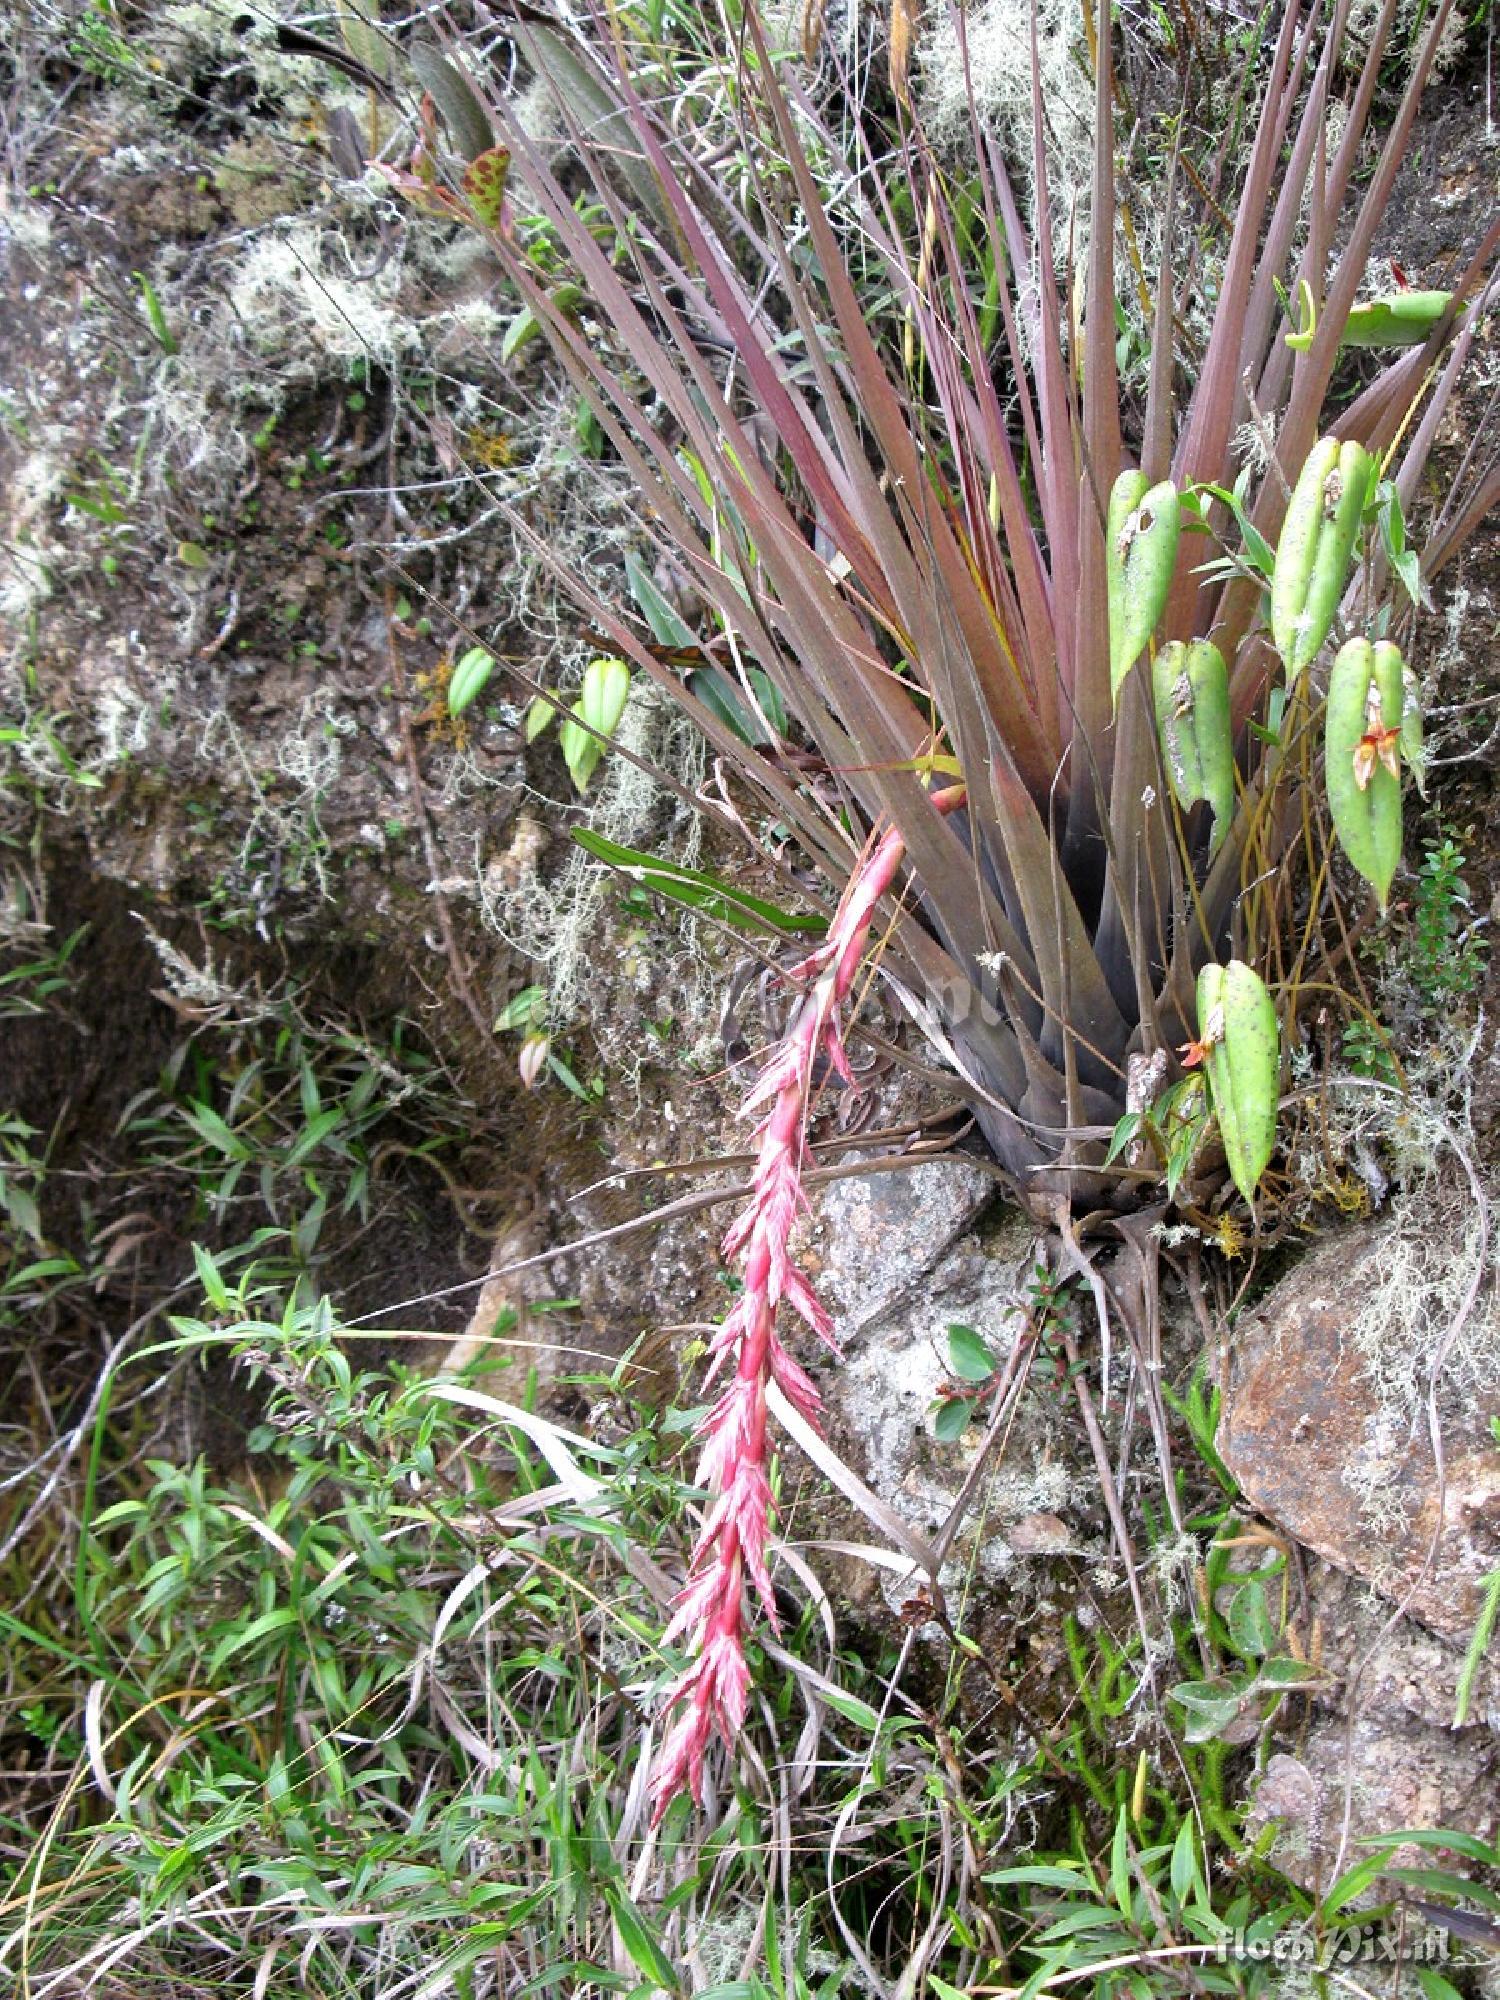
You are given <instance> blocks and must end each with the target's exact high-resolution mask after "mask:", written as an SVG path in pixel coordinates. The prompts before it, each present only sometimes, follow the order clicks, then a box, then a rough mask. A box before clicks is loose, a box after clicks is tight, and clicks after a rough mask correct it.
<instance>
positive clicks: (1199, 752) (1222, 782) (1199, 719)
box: [1151, 639, 1234, 853]
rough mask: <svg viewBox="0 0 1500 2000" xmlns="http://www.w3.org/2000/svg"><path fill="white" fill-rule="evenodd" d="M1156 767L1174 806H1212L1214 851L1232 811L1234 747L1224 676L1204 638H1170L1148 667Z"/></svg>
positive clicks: (1216, 651) (1220, 657) (1210, 644)
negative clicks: (1156, 744) (1161, 766)
mask: <svg viewBox="0 0 1500 2000" xmlns="http://www.w3.org/2000/svg"><path fill="white" fill-rule="evenodd" d="M1151 686H1152V692H1153V694H1154V696H1155V698H1156V729H1157V734H1158V735H1159V736H1160V738H1161V756H1162V763H1163V764H1164V765H1165V766H1166V772H1167V779H1168V782H1169V783H1170V784H1171V787H1172V790H1173V793H1174V794H1175V795H1176V799H1177V803H1178V804H1179V805H1180V806H1182V807H1183V808H1184V810H1186V808H1187V807H1188V806H1190V805H1193V804H1194V803H1195V802H1196V801H1197V800H1199V799H1206V800H1207V801H1208V803H1209V804H1210V805H1211V806H1212V807H1213V813H1214V830H1213V840H1212V843H1211V845H1210V848H1209V852H1210V853H1217V852H1218V849H1219V846H1220V844H1221V843H1222V841H1223V839H1224V836H1225V834H1226V833H1227V832H1228V831H1229V821H1230V816H1231V814H1232V813H1233V811H1234V744H1233V740H1232V739H1231V737H1230V733H1229V674H1228V671H1227V669H1226V668H1225V665H1224V656H1223V654H1222V653H1221V652H1220V651H1219V649H1218V647H1217V646H1216V645H1214V644H1213V642H1212V641H1211V640H1209V639H1194V640H1193V641H1192V643H1191V644H1190V645H1184V644H1183V642H1182V640H1181V639H1172V640H1170V641H1169V642H1168V643H1167V644H1166V645H1165V646H1163V647H1162V649H1161V651H1160V652H1159V653H1158V654H1157V656H1156V658H1155V659H1154V660H1153V661H1152V663H1151Z"/></svg>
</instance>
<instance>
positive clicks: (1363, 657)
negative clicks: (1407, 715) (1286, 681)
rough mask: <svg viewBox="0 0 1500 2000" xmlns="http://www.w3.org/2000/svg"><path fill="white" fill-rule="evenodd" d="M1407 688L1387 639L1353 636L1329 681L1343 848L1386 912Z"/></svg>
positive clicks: (1329, 740) (1327, 773) (1327, 746)
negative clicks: (1374, 639)
mask: <svg viewBox="0 0 1500 2000" xmlns="http://www.w3.org/2000/svg"><path fill="white" fill-rule="evenodd" d="M1405 703H1406V689H1405V682H1404V678H1403V666H1402V659H1401V654H1400V651H1399V650H1398V648H1397V647H1395V646H1393V645H1392V644H1391V643H1390V641H1389V640H1387V639H1378V640H1376V641H1375V642H1374V644H1373V645H1372V644H1371V642H1370V641H1369V640H1368V639H1351V640H1350V641H1349V643H1348V645H1346V646H1343V647H1341V648H1340V650H1339V655H1338V658H1337V659H1336V660H1335V661H1334V663H1333V670H1332V672H1331V673H1330V674H1329V677H1328V712H1327V716H1326V718H1325V722H1324V730H1323V771H1324V782H1325V783H1326V784H1327V786H1328V810H1329V813H1330V814H1331V815H1332V818H1333V830H1334V832H1335V833H1336V834H1337V835H1338V839H1339V845H1340V847H1342V848H1343V850H1344V852H1345V854H1347V855H1348V857H1349V860H1350V863H1351V864H1352V866H1353V867H1354V868H1355V869H1357V870H1358V872H1359V873H1360V874H1361V875H1363V877H1364V878H1365V880H1366V881H1367V882H1368V883H1369V884H1370V885H1371V887H1372V888H1373V889H1374V891H1375V893H1376V895H1377V896H1378V897H1379V898H1380V907H1381V909H1382V910H1383V909H1384V908H1385V905H1386V898H1387V897H1388V896H1389V895H1390V893H1391V883H1392V881H1393V879H1394V877H1395V873H1396V865H1397V863H1398V862H1399V861H1400V859H1401V778H1400V754H1401V733H1402V721H1403V710H1404V708H1405Z"/></svg>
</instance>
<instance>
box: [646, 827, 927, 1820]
mask: <svg viewBox="0 0 1500 2000" xmlns="http://www.w3.org/2000/svg"><path fill="white" fill-rule="evenodd" d="M947 804H948V801H947V800H946V799H944V800H943V801H941V802H940V805H939V809H940V810H941V809H943V808H944V807H945V806H946V805H947ZM905 851H906V850H905V844H904V842H903V841H902V839H901V836H900V834H899V833H897V832H896V831H895V830H894V828H893V829H892V830H891V831H889V832H888V833H886V834H885V835H884V836H883V837H882V838H881V839H880V840H879V841H878V842H877V843H876V845H875V846H874V848H873V849H872V850H871V851H869V852H868V853H867V854H866V855H865V857H864V858H863V860H862V861H861V862H860V864H859V867H858V868H857V869H856V871H855V873H854V875H853V876H852V877H851V879H850V882H849V886H848V888H847V889H846V890H845V892H844V898H843V901H842V902H841V903H840V905H839V908H838V912H837V914H836V915H835V917H834V920H833V922H832V924H831V925H830V926H829V931H828V935H827V937H826V938H825V939H824V941H823V943H822V944H821V945H819V947H818V949H817V950H816V951H814V952H813V953H812V954H811V955H810V956H809V957H807V958H805V959H804V960H803V961H802V963H801V964H800V965H798V966H796V967H794V968H793V970H792V972H791V973H790V974H789V977H790V978H792V979H794V980H796V981H797V982H798V983H799V984H800V985H801V986H802V987H803V989H804V990H803V994H802V998H801V1000H800V1001H799V1002H798V1004H797V1006H796V1008H795V1010H794V1012H793V1014H792V1017H791V1020H790V1022H789V1023H788V1025H787V1028H786V1032H785V1033H784V1035H783V1036H782V1039H781V1041H780V1042H779V1043H778V1044H777V1046H776V1048H775V1049H774V1050H773V1051H772V1053H771V1055H770V1057H769V1059H768V1061H767V1063H766V1066H765V1068H764V1069H763V1070H762V1072H761V1074H760V1077H759V1078H758V1080H757V1081H756V1084H755V1087H754V1089H753V1090H752V1091H751V1093H750V1095H749V1097H748V1098H747V1099H746V1101H745V1104H744V1107H743V1109H744V1112H745V1113H747V1114H748V1113H753V1112H763V1113H764V1116H763V1117H762V1118H761V1120H760V1123H759V1124H758V1125H757V1127H756V1131H755V1172H754V1175H753V1176H752V1181H751V1194H750V1200H749V1203H748V1205H747V1206H746V1208H745V1209H744V1211H743V1212H742V1213H741V1214H740V1215H738V1216H737V1217H736V1218H735V1220H734V1222H733V1223H731V1225H730V1227H729V1231H728V1233H727V1235H726V1236H725V1238H724V1256H725V1259H726V1260H727V1261H728V1262H729V1263H730V1264H732V1265H735V1266H737V1268H738V1270H739V1273H740V1276H741V1278H742V1280H743V1283H744V1290H743V1291H742V1293H741V1295H740V1297H739V1299H738V1301H737V1302H736V1304H735V1306H734V1309H733V1311H732V1312H730V1314H729V1315H728V1317H727V1318H726V1319H725V1320H724V1322H723V1324H722V1325H721V1326H720V1327H719V1328H718V1330H717V1332H716V1333H715V1335H714V1338H713V1341H712V1343H711V1346H710V1354H711V1356H712V1362H711V1366H710V1370H709V1379H710V1380H712V1379H713V1378H714V1377H715V1376H716V1375H718V1374H720V1373H721V1372H722V1371H723V1370H725V1369H726V1368H728V1367H729V1366H730V1365H731V1363H732V1364H733V1369H734V1373H733V1376H732V1378H731V1380H730V1382H729V1384H728V1386H727V1387H726V1388H725V1389H724V1390H723V1391H722V1393H721V1394H720V1396H719V1398H718V1401H717V1402H716V1403H715V1404H714V1405H713V1408H712V1409H711V1410H710V1411H709V1412H708V1415H707V1416H706V1418H705V1419H704V1422H703V1427H702V1431H701V1433H700V1436H701V1442H702V1456H701V1458H700V1461H699V1466H698V1483H699V1484H700V1485H702V1486H704V1487H706V1488H707V1489H708V1492H709V1494H710V1496H711V1499H710V1505H709V1511H708V1515H707V1517H706V1519H705V1520H704V1523H703V1528H702V1531H701V1533H700V1534H699V1536H698V1540H697V1544H696V1546H695V1547H694V1549H693V1559H692V1567H691V1570H690V1572H689V1576H688V1581H687V1584H686V1586H685V1587H684V1589H683V1591H682V1592H681V1594H680V1596H679V1597H678V1599H677V1603H676V1607H675V1610H674V1615H673V1618H672V1622H671V1624H670V1626H669V1627H668V1629H667V1635H666V1636H667V1638H668V1639H669V1640H670V1639H675V1638H679V1637H682V1636H684V1635H687V1636H688V1640H689V1645H690V1648H691V1651H692V1654H693V1661H692V1664H691V1665H690V1666H689V1668H688V1669H687V1671H686V1673H684V1674H683V1675H682V1677H681V1678H680V1679H679V1680H678V1681H677V1682H676V1684H675V1685H674V1686H673V1687H672V1689H671V1691H670V1693H669V1694H668V1697H667V1705H668V1707H669V1708H678V1709H680V1711H681V1712H680V1714H679V1715H678V1717H677V1720H676V1721H675V1723H674V1724H673V1726H672V1728H671V1730H670V1732H669V1734H668V1736H667V1739H666V1741H665V1743H664V1744H663V1746H662V1749H661V1753H660V1756H659V1758H658V1760H657V1765H656V1770H655V1772H654V1773H653V1776H652V1798H653V1804H654V1817H655V1819H657V1820H659V1819H660V1818H661V1816H662V1814H663V1813H664V1812H665V1811H666V1809H667V1806H668V1805H669V1804H670V1803H671V1801H672V1800H673V1799H674V1798H675V1797H676V1795H677V1794H678V1792H680V1791H681V1790H682V1788H683V1786H684V1785H686V1786H687V1787H688V1788H689V1789H690V1790H691V1792H692V1794H693V1797H694V1798H695V1799H700V1798H701V1796H702V1785H703V1758H704V1753H705V1751H706V1750H707V1748H708V1744H709V1739H710V1737H711V1736H712V1735H713V1734H714V1733H715V1732H717V1733H718V1735H719V1736H720V1738H721V1739H722V1740H723V1742H724V1743H725V1744H726V1745H730V1746H732V1745H733V1743H734V1741H735V1738H736V1737H737V1735H738V1734H739V1731H740V1728H741V1726H742V1724H743V1722H744V1719H745V1704H746V1702H747V1700H748V1698H749V1691H750V1674H749V1669H748V1668H747V1666H746V1664H745V1586H746V1583H747V1581H748V1582H749V1583H750V1584H751V1585H753V1587H754V1589H755V1593H756V1595H757V1597H758V1598H759V1599H760V1602H761V1604H762V1606H763V1607H764V1609H765V1613H766V1616H767V1618H768V1619H769V1620H770V1622H771V1625H772V1628H773V1629H776V1627H777V1617H776V1603H775V1598H774V1596H773V1594H772V1589H771V1578H770V1573H769V1571H768V1569H767V1565H766V1551H767V1547H768V1544H769V1541H770V1516H771V1488H770V1482H769V1479H768V1477H767V1470H766V1468H767V1449H766V1390H767V1387H768V1385H769V1384H770V1383H771V1382H773V1381H774V1382H775V1383H776V1384H777V1386H778V1387H779V1388H780V1389H781V1391H782V1393H783V1395H785V1397H786V1398H787V1400H788V1402H790V1403H791V1404H792V1406H793V1407H794V1408H795V1409H796V1410H797V1411H798V1412H799V1413H800V1414H801V1415H802V1416H804V1417H806V1418H807V1420H808V1421H809V1422H810V1423H816V1422H817V1418H818V1412H819V1409H820V1408H821V1404H820V1400H819V1397H818V1392H817V1390H816V1389H815V1388H814V1387H813V1384H812V1381H811V1379H810V1378H809V1377H808V1375H807V1373H806V1371H805V1370H804V1369H802V1368H801V1367H800V1366H799V1365H798V1363H797V1362H796V1361H794V1360H793V1358H792V1356H791V1355H790V1354H788V1352H787V1351H786V1349H785V1348H784V1347H783V1346H782V1344H781V1342H780V1340H779V1339H778V1338H777V1334H776V1309H777V1307H778V1306H779V1305H780V1304H781V1302H782V1301H783V1300H785V1301H786V1303H787V1304H788V1305H789V1306H790V1307H791V1308H792V1309H793V1311H794V1312H796V1313H797V1314H798V1316H799V1317H800V1318H802V1319H803V1320H805V1321H806V1323H807V1324H808V1325H809V1326H810V1327H812V1329H813V1330H814V1332H816V1333H817V1334H819V1335H820V1336H821V1337H822V1339H824V1340H825V1341H827V1342H828V1344H829V1346H830V1347H831V1346H832V1345H833V1323H832V1321H831V1320H830V1318H829V1315H828V1312H827V1310H826V1308H825V1307H824V1306H823V1304H822V1303H821V1301H820V1300H819V1299H818V1297H817V1295H816V1294H815V1293H814V1291H813V1289H812V1286H811V1285H810V1284H809V1283H808V1281H807V1279H806V1278H805V1277H804V1276H803V1274H802V1273H801V1272H800V1271H799V1270H798V1269H797V1267H796V1265H795V1264H793V1262H792V1260H791V1252H790V1247H789V1246H790V1240H791V1233H792V1229H793V1227H794V1225H795V1223H796V1221H797V1218H798V1217H799V1216H800V1215H801V1214H802V1213H803V1212H804V1210H805V1209H806V1207H807V1197H806V1194H805V1193H804V1191H803V1186H802V1177H803V1173H804V1170H805V1168H806V1166H807V1159H808V1153H807V1113H808V1106H809V1104H810V1102H811V1099H812V1095H813V1090H814V1077H815V1075H816V1073H817V1067H818V1061H819V1058H820V1057H821V1058H823V1059H824V1060H825V1061H826V1062H827V1063H828V1064H829V1065H830V1066H831V1067H832V1068H833V1069H834V1070H835V1071H836V1072H837V1074H838V1075H840V1076H841V1077H843V1078H845V1079H846V1080H848V1081H852V1078H851V1076H850V1070H849V1059H848V1056H847V1055H846V1053H845V1050H844V1037H843V1028H842V1023H841V1019H840V1009H841V1007H842V1005H843V1002H844V1000H845V999H846V998H847V996H848V993H849V989H850V987H851V986H852V985H853V983H854V977H855V974H856V972H857V971H858V969H859V963H860V959H861V957H862V956H863V954H864V948H865V941H866V939H867V937H868V935H869V930H870V924H871V921H872V919H873V918H874V915H875V910H876V907H877V905H878V904H879V902H880V898H881V897H882V896H883V895H884V894H885V892H886V890H887V889H888V888H889V887H890V885H891V882H892V880H893V879H894V877H895V874H896V871H897V869H898V868H899V867H900V865H901V861H902V857H903V855H904V854H905Z"/></svg>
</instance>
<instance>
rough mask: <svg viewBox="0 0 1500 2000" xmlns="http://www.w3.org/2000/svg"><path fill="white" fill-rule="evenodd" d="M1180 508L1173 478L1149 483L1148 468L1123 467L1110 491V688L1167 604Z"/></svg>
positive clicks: (1114, 691) (1116, 691)
mask: <svg viewBox="0 0 1500 2000" xmlns="http://www.w3.org/2000/svg"><path fill="white" fill-rule="evenodd" d="M1181 522H1182V509H1181V505H1180V503H1179V501H1178V497H1177V488H1176V487H1175V486H1174V485H1173V484H1172V482H1171V480H1170V479H1163V480H1161V481H1160V482H1159V483H1158V484H1157V485H1155V486H1152V487H1149V488H1148V486H1147V484H1146V475H1145V473H1144V472H1133V471H1132V472H1122V473H1121V474H1120V476H1119V478H1118V479H1117V480H1116V481H1115V483H1114V490H1113V491H1112V492H1111V494H1110V496H1109V514H1108V518H1107V520H1106V523H1105V534H1106V547H1105V570H1106V575H1107V578H1108V584H1109V691H1110V694H1111V696H1112V697H1113V699H1114V700H1115V701H1117V702H1118V700H1119V698H1120V684H1121V682H1122V681H1123V680H1124V678H1125V676H1126V675H1127V674H1128V673H1129V672H1130V669H1131V668H1132V667H1133V666H1134V665H1135V663H1136V661H1137V660H1138V659H1139V658H1140V656H1141V653H1142V651H1143V650H1144V648H1145V645H1146V642H1147V640H1148V639H1149V638H1150V637H1151V634H1152V633H1153V632H1154V631H1155V629H1156V621H1157V620H1158V619H1159V618H1160V617H1161V614H1162V612H1163V610H1164V609H1165V608H1166V602H1167V594H1168V592H1169V591H1170V590H1171V588H1172V572H1173V570H1174V568H1175V567H1176V564H1177V533H1178V529H1179V527H1180V526H1181Z"/></svg>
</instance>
